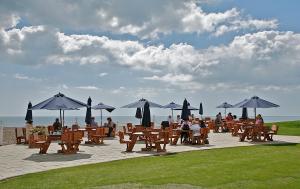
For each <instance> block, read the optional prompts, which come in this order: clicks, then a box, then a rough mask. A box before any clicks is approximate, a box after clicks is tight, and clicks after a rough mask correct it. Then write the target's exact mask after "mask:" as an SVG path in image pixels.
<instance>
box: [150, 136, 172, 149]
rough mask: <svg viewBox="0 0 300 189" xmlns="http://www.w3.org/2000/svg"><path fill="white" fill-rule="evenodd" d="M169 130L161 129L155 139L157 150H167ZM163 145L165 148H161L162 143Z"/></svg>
mask: <svg viewBox="0 0 300 189" xmlns="http://www.w3.org/2000/svg"><path fill="white" fill-rule="evenodd" d="M169 142H170V141H169V132H168V131H160V132H159V137H158V139H156V140H155V141H154V143H155V148H156V149H157V152H166V151H167V150H166V146H167V144H168V143H169ZM161 144H162V145H163V148H161V146H160V145H161Z"/></svg>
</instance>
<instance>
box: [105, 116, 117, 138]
mask: <svg viewBox="0 0 300 189" xmlns="http://www.w3.org/2000/svg"><path fill="white" fill-rule="evenodd" d="M104 127H108V134H107V136H108V137H110V136H111V133H112V131H113V130H114V129H115V128H116V124H115V123H114V122H113V121H112V119H111V117H108V118H107V123H104Z"/></svg>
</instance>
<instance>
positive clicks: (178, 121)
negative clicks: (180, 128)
mask: <svg viewBox="0 0 300 189" xmlns="http://www.w3.org/2000/svg"><path fill="white" fill-rule="evenodd" d="M181 121H182V120H181V118H180V115H177V118H176V122H177V123H178V124H181Z"/></svg>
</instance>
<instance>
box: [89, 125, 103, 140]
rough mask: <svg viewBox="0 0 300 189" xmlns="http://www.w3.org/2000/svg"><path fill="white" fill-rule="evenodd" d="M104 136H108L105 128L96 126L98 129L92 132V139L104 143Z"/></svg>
mask: <svg viewBox="0 0 300 189" xmlns="http://www.w3.org/2000/svg"><path fill="white" fill-rule="evenodd" d="M104 137H106V135H105V128H104V127H98V128H96V131H95V132H94V133H93V134H91V141H92V143H94V144H103V139H104Z"/></svg>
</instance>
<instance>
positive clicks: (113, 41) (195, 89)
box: [0, 0, 300, 116]
mask: <svg viewBox="0 0 300 189" xmlns="http://www.w3.org/2000/svg"><path fill="white" fill-rule="evenodd" d="M299 7H300V1H297V0H290V1H285V0H277V1H271V0H264V1H260V0H251V1H250V0H248V1H236V0H198V1H197V0H190V1H189V0H187V1H182V0H164V1H161V0H152V1H147V0H122V1H117V0H107V1H97V0H86V1H79V0H72V1H71V0H51V1H50V0H45V1H38V0H22V1H17V0H0V57H1V59H0V87H1V93H0V95H1V98H0V115H1V116H23V115H25V112H26V107H27V104H28V102H29V101H31V102H32V103H33V105H34V104H37V103H39V102H41V101H42V100H45V99H47V98H50V97H52V96H53V95H55V94H57V93H58V92H61V93H63V94H65V95H66V96H69V97H71V98H74V99H77V100H80V101H83V102H86V101H87V99H88V97H89V96H90V97H91V98H92V100H93V101H92V103H93V105H95V104H97V103H99V102H103V103H105V104H108V105H112V106H115V107H117V109H116V110H115V111H113V112H112V114H111V115H112V116H113V115H134V113H135V110H134V109H121V108H119V107H121V106H123V105H126V104H128V103H131V102H134V101H137V100H138V99H140V98H146V99H148V100H150V101H153V102H156V103H159V104H162V105H165V104H167V103H169V102H171V101H174V102H176V103H178V104H182V102H183V100H184V98H186V99H187V100H188V101H189V102H190V104H191V105H193V106H195V107H198V106H199V103H200V102H202V103H203V106H204V114H205V115H215V114H216V113H218V112H219V111H221V110H220V109H216V106H217V105H219V104H221V103H223V102H228V103H231V104H235V103H238V102H240V101H242V100H244V99H245V98H250V97H252V96H254V95H257V96H259V97H261V98H263V99H266V100H269V101H271V102H273V103H276V104H279V105H280V108H273V109H267V110H266V109H265V110H259V111H258V112H259V113H262V114H263V115H274V116H285V115H300V109H299V107H300V101H299V100H298V98H299V92H300V82H299V81H300V72H299V68H300V33H299V32H300V25H299V21H298V18H300V12H299V11H298V8H299ZM84 112H85V110H84V109H83V110H79V111H71V112H68V113H66V115H76V116H77V115H84ZM151 112H152V114H153V115H168V114H169V113H170V112H169V111H168V110H162V109H152V110H151ZM232 112H233V113H235V114H240V110H238V109H232ZM178 113H179V112H178ZM194 113H195V114H197V112H194ZM47 115H57V112H54V111H45V110H44V111H42V110H41V111H35V112H34V116H47Z"/></svg>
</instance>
